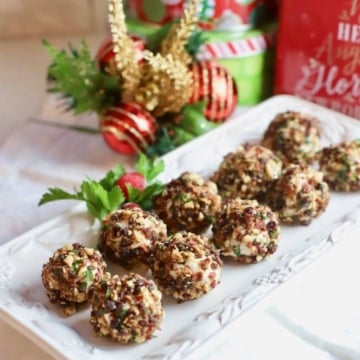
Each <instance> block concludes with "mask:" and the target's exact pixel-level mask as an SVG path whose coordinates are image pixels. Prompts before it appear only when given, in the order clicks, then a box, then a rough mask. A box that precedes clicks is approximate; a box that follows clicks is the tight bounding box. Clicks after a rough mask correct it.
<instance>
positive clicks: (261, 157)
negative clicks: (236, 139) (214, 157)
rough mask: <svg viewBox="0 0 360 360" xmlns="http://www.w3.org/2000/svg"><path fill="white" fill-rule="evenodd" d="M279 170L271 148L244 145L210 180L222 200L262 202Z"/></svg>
mask: <svg viewBox="0 0 360 360" xmlns="http://www.w3.org/2000/svg"><path fill="white" fill-rule="evenodd" d="M281 169H282V163H281V161H280V159H279V158H278V157H277V156H275V155H274V153H273V152H272V151H271V150H270V149H267V148H265V147H263V146H259V145H250V144H245V145H240V146H239V147H238V148H237V150H236V152H231V153H229V154H227V155H226V156H225V157H224V159H223V161H222V162H221V164H220V167H219V169H218V171H216V172H215V173H214V175H213V176H212V178H211V179H212V180H213V181H214V182H215V183H216V185H217V187H218V190H219V194H220V195H221V196H222V197H223V198H235V197H240V198H243V199H258V200H261V199H263V198H264V195H265V193H266V191H267V189H268V187H269V184H270V183H271V182H272V181H274V180H276V179H278V177H279V176H280V174H281Z"/></svg>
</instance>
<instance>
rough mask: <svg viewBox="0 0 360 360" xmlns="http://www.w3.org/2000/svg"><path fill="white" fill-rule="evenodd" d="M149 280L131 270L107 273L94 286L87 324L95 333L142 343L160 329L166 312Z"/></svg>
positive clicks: (159, 293) (123, 341)
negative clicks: (121, 275) (121, 274)
mask: <svg viewBox="0 0 360 360" xmlns="http://www.w3.org/2000/svg"><path fill="white" fill-rule="evenodd" d="M161 299H162V294H161V292H160V291H159V290H158V288H157V286H156V285H155V283H154V282H153V281H152V280H148V279H146V278H144V277H142V276H140V275H138V274H135V273H130V274H128V275H124V276H123V277H119V276H118V275H114V276H111V275H110V274H109V273H107V276H106V277H104V278H103V280H102V281H101V282H100V283H99V284H98V286H96V287H95V289H94V292H93V296H92V300H91V302H92V309H91V315H90V324H91V325H92V326H93V329H94V334H95V336H102V337H107V338H110V339H112V340H114V341H117V342H119V343H122V344H128V343H142V342H144V341H146V340H149V339H151V338H152V336H153V334H154V332H156V331H157V330H159V329H160V326H161V323H162V321H163V318H164V315H165V312H164V309H163V307H162V304H161Z"/></svg>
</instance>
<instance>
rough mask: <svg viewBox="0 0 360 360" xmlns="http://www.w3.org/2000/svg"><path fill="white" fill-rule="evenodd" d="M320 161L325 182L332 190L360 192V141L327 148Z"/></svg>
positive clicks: (321, 154)
mask: <svg viewBox="0 0 360 360" xmlns="http://www.w3.org/2000/svg"><path fill="white" fill-rule="evenodd" d="M318 159H319V166H320V170H321V171H322V172H323V174H324V180H325V181H326V182H327V183H328V184H329V186H330V188H331V189H333V190H335V191H357V190H360V139H357V140H353V141H346V142H342V143H340V144H338V145H333V146H330V147H326V148H324V149H322V150H321V151H320V153H319V155H318Z"/></svg>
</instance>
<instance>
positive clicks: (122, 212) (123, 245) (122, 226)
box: [99, 206, 167, 268]
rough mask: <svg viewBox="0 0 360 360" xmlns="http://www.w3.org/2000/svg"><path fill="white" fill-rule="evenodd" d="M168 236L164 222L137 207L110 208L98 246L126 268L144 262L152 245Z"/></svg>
mask: <svg viewBox="0 0 360 360" xmlns="http://www.w3.org/2000/svg"><path fill="white" fill-rule="evenodd" d="M166 238H167V230H166V225H165V224H164V222H163V221H162V220H161V219H159V217H158V216H157V215H156V214H154V213H151V212H149V211H145V210H143V209H141V208H140V207H138V206H135V207H125V208H121V209H119V210H115V211H113V212H112V213H111V214H109V215H108V216H107V217H106V218H105V219H104V220H103V228H102V230H101V234H100V241H99V249H100V251H101V252H102V253H103V254H104V256H105V257H106V258H108V259H111V260H112V261H114V262H117V263H119V264H120V265H123V266H125V267H129V268H130V267H133V266H135V265H139V264H147V259H148V257H149V256H150V254H151V252H152V249H153V247H154V245H155V244H156V243H157V242H163V241H165V240H166Z"/></svg>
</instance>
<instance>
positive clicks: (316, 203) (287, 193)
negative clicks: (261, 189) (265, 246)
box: [267, 164, 330, 225]
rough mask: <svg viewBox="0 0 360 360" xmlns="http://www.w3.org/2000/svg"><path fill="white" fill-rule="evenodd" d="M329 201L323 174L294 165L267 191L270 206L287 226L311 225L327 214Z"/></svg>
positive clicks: (307, 167) (306, 167) (327, 187)
mask: <svg viewBox="0 0 360 360" xmlns="http://www.w3.org/2000/svg"><path fill="white" fill-rule="evenodd" d="M329 199H330V194H329V186H328V185H327V183H326V182H325V181H324V180H323V173H322V172H320V171H316V170H314V169H313V168H311V167H310V166H308V165H304V164H302V165H300V164H292V165H289V166H288V167H287V168H286V169H285V170H284V172H283V174H282V175H281V177H280V178H279V180H278V181H277V182H276V183H275V184H274V186H273V188H272V189H271V191H269V192H268V197H267V203H268V205H269V206H270V207H271V208H272V209H273V210H274V211H277V212H278V214H279V218H280V220H281V221H283V222H284V223H287V224H292V225H308V224H310V222H311V221H312V220H313V219H314V218H316V217H317V216H319V215H320V214H321V213H322V212H324V211H325V209H326V207H327V205H328V203H329Z"/></svg>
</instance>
